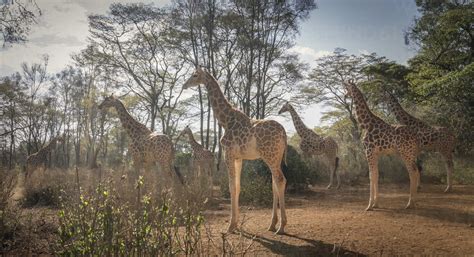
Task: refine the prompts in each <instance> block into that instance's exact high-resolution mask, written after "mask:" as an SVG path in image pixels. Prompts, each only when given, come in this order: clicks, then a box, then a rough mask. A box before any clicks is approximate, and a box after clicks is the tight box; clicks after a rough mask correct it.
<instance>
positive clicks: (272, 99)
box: [232, 1, 316, 119]
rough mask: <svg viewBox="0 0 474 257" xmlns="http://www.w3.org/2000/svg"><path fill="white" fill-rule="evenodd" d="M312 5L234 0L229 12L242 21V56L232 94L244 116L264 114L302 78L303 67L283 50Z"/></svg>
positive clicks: (240, 29) (263, 115)
mask: <svg viewBox="0 0 474 257" xmlns="http://www.w3.org/2000/svg"><path fill="white" fill-rule="evenodd" d="M315 7H316V5H315V3H314V1H295V2H291V1H279V2H273V1H263V2H258V1H235V5H234V6H233V7H232V8H233V11H234V12H235V13H236V14H237V15H238V16H239V17H240V18H241V20H243V21H244V24H243V26H242V27H241V28H239V30H238V31H239V35H240V37H239V44H240V45H241V47H242V49H243V58H244V59H243V61H242V62H241V65H240V67H239V75H240V77H241V78H242V79H241V80H240V81H239V83H238V84H239V87H236V89H235V90H234V94H235V95H236V96H237V98H238V100H239V103H240V107H241V108H242V110H243V111H244V112H245V113H246V114H247V115H249V116H251V117H255V118H257V119H263V118H265V117H267V116H268V115H269V114H270V113H271V112H272V111H274V109H273V108H272V107H274V106H278V105H280V101H281V100H282V98H281V96H282V95H284V94H286V93H288V92H290V91H291V86H290V85H294V84H295V83H296V82H297V81H298V80H300V79H301V78H302V76H301V74H300V72H301V68H302V67H303V66H302V65H301V64H300V63H299V61H298V59H297V57H296V56H291V55H290V54H288V53H287V52H288V51H287V50H288V49H289V48H290V47H292V46H293V42H294V37H295V35H296V34H297V33H298V29H299V27H298V25H299V23H300V22H301V21H303V20H305V19H306V18H307V17H308V14H309V12H310V11H311V10H313V9H314V8H315Z"/></svg>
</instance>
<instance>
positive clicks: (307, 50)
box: [290, 45, 331, 60]
mask: <svg viewBox="0 0 474 257" xmlns="http://www.w3.org/2000/svg"><path fill="white" fill-rule="evenodd" d="M290 51H291V52H294V53H298V54H300V55H301V56H302V57H309V58H311V59H313V60H315V59H318V58H321V57H324V56H328V55H331V52H330V51H325V50H320V51H316V50H314V49H313V48H311V47H307V46H299V45H296V46H294V47H292V48H290Z"/></svg>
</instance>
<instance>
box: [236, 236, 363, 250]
mask: <svg viewBox="0 0 474 257" xmlns="http://www.w3.org/2000/svg"><path fill="white" fill-rule="evenodd" d="M241 233H242V236H244V237H245V238H248V239H252V240H254V241H255V242H257V243H259V244H260V245H262V246H263V247H265V248H267V249H268V250H270V251H271V252H272V254H275V255H283V256H339V255H344V256H366V255H365V254H363V253H358V252H354V251H351V250H348V249H345V248H343V247H337V246H335V245H334V244H328V243H325V242H322V241H319V240H314V239H309V238H303V237H300V236H297V235H292V234H285V235H283V237H284V236H286V237H290V238H294V239H297V240H301V241H304V242H305V243H306V244H305V245H293V244H289V243H287V242H283V241H279V240H275V239H271V238H268V237H264V236H261V235H255V234H252V233H249V232H246V231H241Z"/></svg>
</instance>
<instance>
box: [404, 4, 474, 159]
mask: <svg viewBox="0 0 474 257" xmlns="http://www.w3.org/2000/svg"><path fill="white" fill-rule="evenodd" d="M416 4H417V6H418V10H419V12H420V14H421V16H420V17H419V18H417V19H415V21H414V24H413V26H412V27H411V28H410V30H409V31H408V35H407V36H408V38H409V39H410V43H411V44H412V45H414V46H416V47H417V48H418V49H419V51H418V53H417V55H415V57H413V58H412V59H410V60H409V65H410V68H411V69H412V70H413V72H411V73H410V74H408V76H407V80H408V81H409V83H410V85H411V89H412V91H413V92H414V94H416V95H417V96H418V99H417V101H418V102H419V103H420V104H424V105H426V106H429V107H430V108H432V109H436V110H438V112H437V115H435V117H436V123H437V124H442V125H445V126H448V127H451V128H453V129H454V130H455V133H456V134H457V135H458V142H460V143H459V144H458V150H460V152H463V153H469V152H471V153H472V149H473V147H472V146H473V143H472V142H474V133H473V130H472V124H473V123H474V110H473V108H472V106H473V105H474V100H473V99H474V87H473V86H472V78H473V77H474V64H473V60H474V28H473V23H472V21H473V20H474V3H473V2H472V1H469V0H455V1H449V0H440V1H422V0H418V1H416Z"/></svg>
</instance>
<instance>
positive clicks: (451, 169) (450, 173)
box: [444, 156, 454, 193]
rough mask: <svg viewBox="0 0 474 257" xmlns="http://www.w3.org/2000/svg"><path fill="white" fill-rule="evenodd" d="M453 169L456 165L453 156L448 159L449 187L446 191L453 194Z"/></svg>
mask: <svg viewBox="0 0 474 257" xmlns="http://www.w3.org/2000/svg"><path fill="white" fill-rule="evenodd" d="M453 169H454V163H453V159H452V156H451V157H448V158H446V180H447V186H446V189H445V190H444V192H445V193H448V192H451V188H452V180H451V177H452V175H453Z"/></svg>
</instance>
